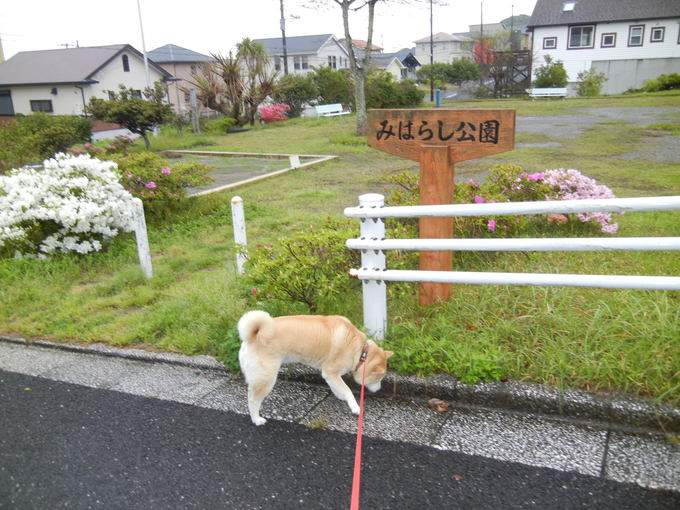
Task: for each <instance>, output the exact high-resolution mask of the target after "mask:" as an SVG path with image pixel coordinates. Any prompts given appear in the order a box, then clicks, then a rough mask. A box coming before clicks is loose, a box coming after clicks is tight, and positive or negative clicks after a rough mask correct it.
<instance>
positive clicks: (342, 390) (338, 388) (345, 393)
mask: <svg viewBox="0 0 680 510" xmlns="http://www.w3.org/2000/svg"><path fill="white" fill-rule="evenodd" d="M321 376H322V377H323V379H324V381H326V383H327V384H328V386H329V387H330V389H331V391H332V392H333V395H335V396H336V397H337V398H339V399H340V400H344V401H345V402H347V405H349V408H350V410H351V411H352V412H353V413H354V414H359V404H357V400H356V399H355V398H354V394H353V393H352V390H350V389H349V386H347V384H345V381H343V380H342V377H340V375H339V374H337V373H335V372H327V371H326V370H321Z"/></svg>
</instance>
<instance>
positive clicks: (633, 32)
mask: <svg viewBox="0 0 680 510" xmlns="http://www.w3.org/2000/svg"><path fill="white" fill-rule="evenodd" d="M644 36H645V26H644V25H631V26H630V28H629V29H628V46H642V39H643V38H644Z"/></svg>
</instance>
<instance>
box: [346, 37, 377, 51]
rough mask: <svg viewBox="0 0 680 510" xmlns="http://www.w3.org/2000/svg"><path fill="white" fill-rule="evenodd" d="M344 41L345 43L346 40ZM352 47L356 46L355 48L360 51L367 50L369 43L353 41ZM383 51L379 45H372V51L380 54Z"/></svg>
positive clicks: (358, 40) (359, 40)
mask: <svg viewBox="0 0 680 510" xmlns="http://www.w3.org/2000/svg"><path fill="white" fill-rule="evenodd" d="M343 41H344V39H343ZM352 46H354V47H355V48H359V49H360V50H366V48H367V47H368V41H362V40H361V39H352ZM382 50H383V49H382V48H381V47H380V46H378V45H377V44H373V43H371V51H373V52H375V51H377V52H380V51H382Z"/></svg>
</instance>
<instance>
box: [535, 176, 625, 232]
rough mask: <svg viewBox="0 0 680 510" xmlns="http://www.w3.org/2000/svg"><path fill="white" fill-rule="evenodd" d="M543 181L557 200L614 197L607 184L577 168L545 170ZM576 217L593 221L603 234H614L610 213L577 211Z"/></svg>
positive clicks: (584, 220) (583, 220) (616, 224)
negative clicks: (599, 182)
mask: <svg viewBox="0 0 680 510" xmlns="http://www.w3.org/2000/svg"><path fill="white" fill-rule="evenodd" d="M543 182H544V183H545V184H546V185H547V186H548V187H550V189H551V191H552V193H553V194H554V195H555V196H556V198H558V199H559V200H584V199H595V198H616V197H615V196H614V193H612V190H610V189H609V188H608V187H607V186H604V185H602V184H598V183H597V181H596V180H595V179H592V178H590V177H587V176H585V175H583V174H582V173H581V172H579V171H578V170H573V169H569V170H565V169H564V168H557V169H555V170H546V172H545V173H544V177H543ZM576 217H577V218H578V219H579V220H580V221H582V222H584V223H594V224H597V225H598V226H599V227H600V230H601V231H602V232H603V233H605V234H616V232H618V230H619V225H618V223H612V215H611V213H599V212H590V213H578V214H576Z"/></svg>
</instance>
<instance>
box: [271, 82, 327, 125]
mask: <svg viewBox="0 0 680 510" xmlns="http://www.w3.org/2000/svg"><path fill="white" fill-rule="evenodd" d="M318 95H319V88H318V87H317V85H316V83H315V82H314V79H313V78H312V76H311V75H305V76H301V75H298V74H288V75H285V76H282V77H281V79H280V80H279V82H278V88H277V90H276V92H274V94H273V96H272V97H273V99H274V101H276V102H277V103H285V104H287V105H290V111H289V112H288V117H289V118H295V117H299V116H300V115H302V109H303V107H304V105H305V104H307V103H310V102H311V101H314V100H315V99H316V98H317V97H318Z"/></svg>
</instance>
